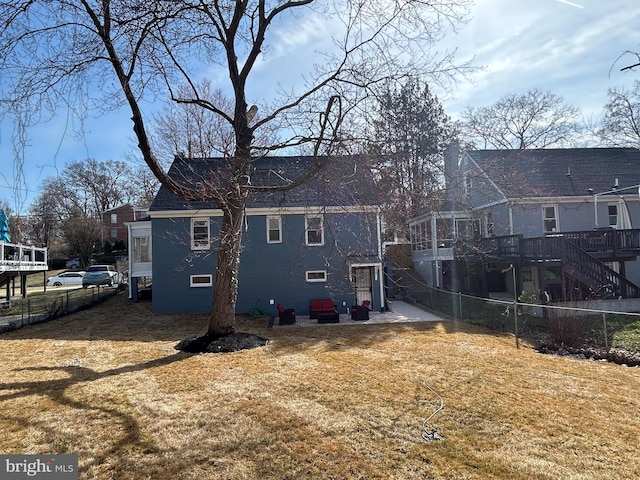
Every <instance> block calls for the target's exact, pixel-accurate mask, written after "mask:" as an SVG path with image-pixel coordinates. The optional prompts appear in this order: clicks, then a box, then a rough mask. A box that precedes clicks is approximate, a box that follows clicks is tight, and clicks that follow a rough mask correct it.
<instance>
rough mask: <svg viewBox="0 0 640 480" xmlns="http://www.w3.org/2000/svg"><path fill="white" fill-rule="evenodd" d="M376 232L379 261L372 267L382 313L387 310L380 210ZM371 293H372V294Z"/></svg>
mask: <svg viewBox="0 0 640 480" xmlns="http://www.w3.org/2000/svg"><path fill="white" fill-rule="evenodd" d="M376 230H377V236H378V260H380V264H379V266H377V267H374V272H375V273H374V275H376V274H377V275H376V276H377V277H378V288H379V289H380V292H379V293H380V311H381V312H382V311H384V310H386V308H387V299H386V298H385V296H384V282H385V278H384V266H383V265H382V255H383V251H382V250H383V249H382V209H381V208H378V211H377V212H376ZM372 293H373V292H372Z"/></svg>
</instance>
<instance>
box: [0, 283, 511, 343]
mask: <svg viewBox="0 0 640 480" xmlns="http://www.w3.org/2000/svg"><path fill="white" fill-rule="evenodd" d="M208 321H209V316H208V315H207V314H154V313H153V312H152V311H151V304H150V303H147V302H132V301H131V300H129V299H128V298H127V295H126V293H120V294H118V295H116V296H114V297H112V298H110V299H109V300H107V301H105V302H104V303H101V304H99V305H96V306H94V307H92V308H91V309H88V310H84V311H81V312H77V313H73V314H70V315H67V316H65V317H62V318H58V319H55V320H51V321H50V322H47V323H42V324H38V325H32V326H28V327H24V328H21V329H19V330H13V331H10V332H5V333H3V334H0V342H1V341H4V340H28V339H40V340H58V341H75V340H79V341H83V340H84V341H86V340H94V341H99V340H105V341H116V342H118V341H121V342H175V344H174V346H177V345H178V344H179V342H181V341H183V340H185V339H193V338H195V337H198V336H201V335H202V334H204V332H205V331H206V329H207V325H208ZM269 321H270V318H268V317H263V318H258V319H252V318H250V317H249V316H248V315H238V316H237V317H236V330H237V331H238V332H241V333H247V334H251V335H252V336H253V337H256V336H257V337H260V339H262V340H264V341H265V342H266V341H267V340H268V339H271V340H273V341H276V340H278V339H284V340H285V343H287V344H288V343H290V342H291V341H293V342H295V343H297V344H298V345H307V346H312V345H314V344H318V343H325V344H327V348H332V349H340V348H341V346H340V345H358V346H360V347H364V346H367V345H374V344H376V343H379V342H383V341H385V340H386V339H388V338H392V337H394V336H396V335H397V334H399V333H402V332H407V331H414V332H421V331H424V332H427V331H434V329H438V328H442V329H444V331H445V332H446V333H457V332H465V333H472V334H479V335H490V336H495V337H504V336H510V334H506V333H502V332H496V331H491V330H487V329H484V328H482V327H478V326H474V325H469V324H467V323H464V322H460V321H454V320H446V321H442V322H434V321H429V322H409V323H380V324H367V325H363V324H331V325H321V326H317V327H316V326H309V327H307V326H305V327H299V328H298V327H296V328H269ZM253 339H254V340H255V338H253ZM265 342H256V343H255V345H253V346H254V347H257V346H261V345H264V343H265ZM235 350H238V349H235ZM235 350H229V351H235ZM220 351H224V350H215V349H212V350H211V352H212V353H213V352H220Z"/></svg>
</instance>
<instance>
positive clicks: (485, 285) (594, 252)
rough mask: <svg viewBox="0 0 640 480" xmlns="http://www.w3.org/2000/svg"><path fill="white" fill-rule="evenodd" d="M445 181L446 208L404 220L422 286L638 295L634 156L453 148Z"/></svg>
mask: <svg viewBox="0 0 640 480" xmlns="http://www.w3.org/2000/svg"><path fill="white" fill-rule="evenodd" d="M445 176H446V192H447V199H446V202H445V203H444V204H443V205H441V207H440V208H439V209H438V210H437V211H429V212H424V214H422V215H420V216H418V217H416V218H414V219H411V220H410V222H409V226H410V231H411V245H412V262H413V267H414V269H415V270H416V271H417V272H418V273H419V274H420V275H421V276H422V277H423V278H424V279H425V281H426V282H427V283H428V284H430V285H431V286H434V287H439V288H446V289H451V290H453V291H462V292H467V293H473V294H481V295H488V294H490V293H492V292H507V293H509V294H511V295H512V296H513V295H514V294H520V293H521V292H528V293H536V292H541V291H547V292H548V293H550V294H551V296H552V297H553V299H554V300H585V299H594V298H638V297H640V288H639V287H638V285H640V262H639V261H638V255H640V229H638V227H640V198H639V187H640V150H638V149H634V148H577V149H540V150H470V151H463V152H460V151H459V150H458V148H457V146H455V145H452V146H451V147H450V148H449V149H448V151H447V153H446V155H445ZM514 271H515V274H514Z"/></svg>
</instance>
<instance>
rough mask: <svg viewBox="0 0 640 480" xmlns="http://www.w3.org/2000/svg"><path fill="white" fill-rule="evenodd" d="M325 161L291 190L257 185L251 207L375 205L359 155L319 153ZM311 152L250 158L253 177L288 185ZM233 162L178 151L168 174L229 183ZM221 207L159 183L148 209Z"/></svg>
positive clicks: (253, 181)
mask: <svg viewBox="0 0 640 480" xmlns="http://www.w3.org/2000/svg"><path fill="white" fill-rule="evenodd" d="M319 160H320V162H321V164H322V165H323V166H322V168H321V169H320V171H319V172H318V173H317V174H316V175H315V176H314V177H313V178H311V180H309V181H308V182H306V183H304V184H302V185H300V186H298V187H295V188H293V189H291V190H285V191H277V190H262V191H254V192H252V193H251V194H250V195H249V197H248V198H247V203H246V207H247V208H291V207H338V206H361V205H366V206H375V205H379V204H380V200H379V195H378V190H377V187H376V185H375V182H374V180H373V176H372V174H371V171H370V170H369V168H368V162H367V161H366V157H364V156H361V155H351V156H338V157H319ZM313 162H314V157H311V156H291V157H281V156H279V157H262V158H257V159H255V160H254V161H253V162H252V165H251V169H250V182H251V184H252V185H256V186H278V185H286V184H287V183H291V182H292V181H294V180H296V179H297V178H299V177H300V176H301V175H302V174H304V173H305V172H306V171H308V170H309V169H310V168H311V167H312V165H313ZM229 172H230V163H229V162H227V161H226V160H224V159H222V158H205V159H187V158H184V157H180V156H177V157H176V158H175V159H174V162H173V164H172V165H171V168H170V169H169V176H170V177H171V178H174V179H176V180H179V181H180V182H183V183H186V184H189V185H192V186H194V187H196V188H198V186H201V187H200V188H207V185H212V186H214V187H220V186H223V185H225V183H227V181H226V178H228V175H229ZM216 208H218V207H217V205H216V203H215V201H206V202H202V201H188V200H183V199H181V198H179V197H178V196H177V195H175V194H173V193H171V192H170V191H169V190H168V189H167V188H165V187H161V188H160V190H159V192H158V194H157V195H156V198H155V199H154V201H153V203H152V205H151V208H150V211H152V212H153V211H173V210H208V209H216Z"/></svg>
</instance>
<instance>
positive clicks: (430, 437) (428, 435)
mask: <svg viewBox="0 0 640 480" xmlns="http://www.w3.org/2000/svg"><path fill="white" fill-rule="evenodd" d="M415 380H416V382H418V383H419V384H420V385H422V386H423V387H425V388H427V389H428V390H429V391H431V392H432V393H433V394H434V395H436V396H437V397H438V399H440V405H439V406H438V408H436V410H435V411H434V412H433V413H432V414H431V415H429V416H428V417H427V418H425V420H424V421H423V422H422V439H423V440H424V441H426V442H433V441H434V440H444V437H443V436H441V435H440V434H439V433H438V431H437V430H436V429H435V428H428V427H427V423H428V422H429V420H431V419H432V418H433V417H435V416H436V414H438V413H439V412H440V411H441V410H442V409H443V408H444V399H443V398H442V397H441V396H440V394H439V393H438V392H436V391H435V390H434V389H433V388H431V387H430V386H429V385H428V384H427V383H425V382H423V381H422V380H420V379H419V378H416V379H415Z"/></svg>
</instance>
